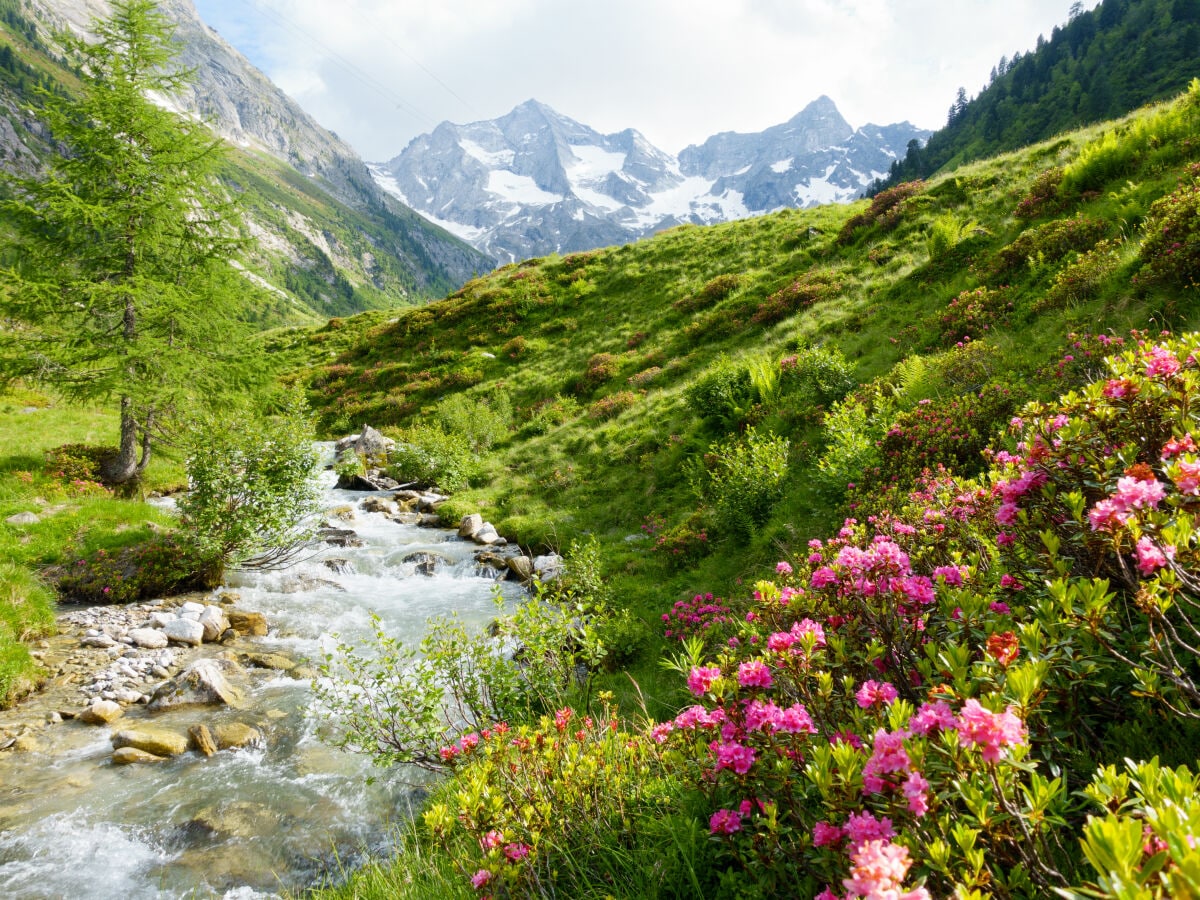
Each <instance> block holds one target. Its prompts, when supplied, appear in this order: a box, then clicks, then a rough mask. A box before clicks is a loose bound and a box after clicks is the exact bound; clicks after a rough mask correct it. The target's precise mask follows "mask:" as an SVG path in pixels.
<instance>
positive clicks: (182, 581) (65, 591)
mask: <svg viewBox="0 0 1200 900" xmlns="http://www.w3.org/2000/svg"><path fill="white" fill-rule="evenodd" d="M221 571H223V569H222V567H221V561H220V560H219V559H217V558H215V557H213V556H205V555H202V553H201V551H200V550H199V548H198V546H197V542H196V541H195V540H194V539H193V538H192V537H191V536H190V535H179V534H174V535H164V536H154V537H151V538H149V539H148V540H146V541H144V542H142V543H140V544H137V545H135V546H133V547H126V548H124V549H122V550H120V551H117V552H114V553H110V552H108V551H106V550H97V551H96V552H95V553H94V554H92V555H91V556H88V557H85V558H82V559H77V560H75V561H74V562H72V563H68V564H67V565H66V566H65V567H64V569H63V572H62V574H61V575H60V576H59V577H58V579H57V583H56V586H57V588H58V592H59V594H60V595H61V596H62V598H63V599H64V600H67V601H70V602H77V603H135V602H138V601H141V600H150V599H154V598H157V597H167V596H170V595H172V594H178V593H182V592H184V591H191V590H201V589H204V588H209V587H213V586H214V585H215V584H217V583H219V581H220V579H219V578H217V577H214V575H215V574H216V573H219V572H221Z"/></svg>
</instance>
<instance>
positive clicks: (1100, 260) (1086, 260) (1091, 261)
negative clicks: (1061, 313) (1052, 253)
mask: <svg viewBox="0 0 1200 900" xmlns="http://www.w3.org/2000/svg"><path fill="white" fill-rule="evenodd" d="M1120 265H1121V242H1120V241H1117V240H1107V241H1101V242H1100V243H1098V244H1097V245H1096V246H1095V247H1093V248H1092V249H1091V250H1089V251H1088V252H1087V253H1080V254H1078V255H1076V257H1075V259H1074V261H1073V262H1071V263H1069V264H1067V265H1066V266H1064V267H1063V268H1062V269H1060V270H1059V271H1058V273H1057V274H1056V275H1055V276H1054V281H1053V282H1052V283H1051V284H1050V287H1049V288H1048V289H1047V290H1046V293H1045V294H1044V295H1043V296H1042V297H1041V298H1040V299H1039V300H1037V301H1036V302H1035V303H1034V305H1033V309H1034V311H1035V312H1039V313H1040V312H1046V311H1047V310H1051V309H1063V308H1065V307H1067V306H1071V305H1073V304H1076V303H1083V302H1084V301H1087V300H1091V299H1093V298H1095V297H1097V296H1099V295H1100V291H1101V289H1102V288H1103V287H1104V284H1105V282H1106V281H1108V279H1109V278H1110V277H1111V276H1112V274H1113V272H1115V271H1116V270H1117V268H1118V267H1119V266H1120Z"/></svg>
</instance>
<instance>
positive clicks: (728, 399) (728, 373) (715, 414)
mask: <svg viewBox="0 0 1200 900" xmlns="http://www.w3.org/2000/svg"><path fill="white" fill-rule="evenodd" d="M687 399H688V402H689V403H690V404H691V406H692V409H693V410H694V411H695V412H696V414H697V415H699V416H700V418H702V419H703V420H704V421H705V422H707V423H709V424H711V425H716V426H720V427H722V428H728V427H729V426H731V425H733V424H734V423H735V422H737V421H738V420H739V419H741V418H742V417H743V416H745V415H746V413H747V412H748V411H749V409H750V407H751V406H753V405H754V404H755V403H756V402H758V392H757V391H756V390H755V389H754V381H753V379H752V378H751V377H750V370H749V369H748V368H747V367H746V366H745V365H742V364H741V363H737V362H734V361H733V360H731V359H729V358H728V357H727V356H719V357H717V359H716V361H715V362H713V364H712V365H710V366H709V367H708V368H707V369H706V370H705V371H704V374H703V375H701V376H700V377H699V378H698V379H696V381H695V382H693V383H692V384H691V385H690V386H689V387H688V389H687Z"/></svg>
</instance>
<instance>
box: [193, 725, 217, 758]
mask: <svg viewBox="0 0 1200 900" xmlns="http://www.w3.org/2000/svg"><path fill="white" fill-rule="evenodd" d="M188 737H190V738H191V739H192V746H194V747H195V748H196V749H197V750H198V751H199V752H200V753H202V754H203V755H205V756H212V755H213V754H214V753H216V752H217V742H216V741H215V740H214V739H213V736H212V732H211V731H209V730H208V726H207V725H193V726H192V727H191V728H189V729H188Z"/></svg>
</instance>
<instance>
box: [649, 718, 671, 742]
mask: <svg viewBox="0 0 1200 900" xmlns="http://www.w3.org/2000/svg"><path fill="white" fill-rule="evenodd" d="M674 730H675V726H674V725H672V724H671V723H670V722H659V723H658V724H657V725H655V726H654V727H653V728H651V729H650V740H652V741H654V743H656V744H664V743H666V741H667V735H669V734H670V733H671V732H672V731H674Z"/></svg>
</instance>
